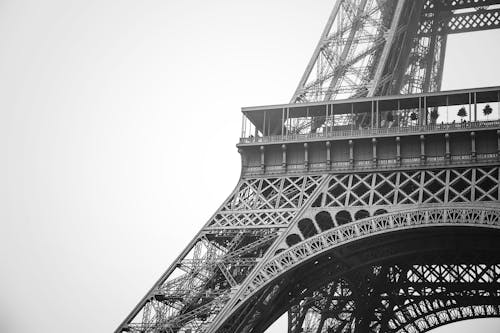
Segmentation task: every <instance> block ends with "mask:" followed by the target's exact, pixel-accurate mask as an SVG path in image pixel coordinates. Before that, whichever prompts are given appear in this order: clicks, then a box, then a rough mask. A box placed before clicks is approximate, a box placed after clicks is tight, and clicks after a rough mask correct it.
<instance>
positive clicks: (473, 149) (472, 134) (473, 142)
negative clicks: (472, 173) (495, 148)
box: [470, 132, 477, 162]
mask: <svg viewBox="0 0 500 333" xmlns="http://www.w3.org/2000/svg"><path fill="white" fill-rule="evenodd" d="M470 144H471V147H470V148H471V149H470V151H471V158H472V161H474V162H476V161H477V154H476V132H470Z"/></svg>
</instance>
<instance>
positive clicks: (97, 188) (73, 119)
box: [0, 0, 500, 333]
mask: <svg viewBox="0 0 500 333" xmlns="http://www.w3.org/2000/svg"><path fill="white" fill-rule="evenodd" d="M333 2H334V1H333V0H315V1H311V0H286V1H285V0H252V1H234V0H233V1H229V0H226V1H223V0H212V1H206V0H205V1H201V0H190V1H173V0H168V1H167V0H163V1H160V0H147V1H139V0H120V1H107V0H98V1H96V0H81V1H72V0H44V1H40V0H38V1H37V0H17V1H11V0H0V332H2V333H4V332H5V333H24V332H43V333H44V332H51V333H54V332H76V333H78V332H110V331H112V330H114V329H115V327H116V326H117V325H118V324H119V322H120V321H121V320H122V319H123V318H124V317H125V316H126V315H127V314H128V312H129V311H130V310H131V309H132V308H133V307H134V306H135V304H136V303H137V301H138V300H139V299H140V298H141V297H142V296H143V295H144V293H145V292H146V291H147V290H148V289H149V288H150V287H151V286H152V284H153V283H154V281H155V280H156V279H157V278H158V277H159V276H160V275H161V273H162V272H163V271H164V270H165V269H166V268H167V267H168V265H169V264H170V263H171V262H172V261H173V260H174V258H175V257H176V256H177V255H178V254H179V253H180V252H181V250H182V249H183V248H184V246H186V245H187V243H188V242H189V240H190V239H191V238H192V237H193V236H194V235H195V233H196V232H197V231H198V230H199V229H200V228H201V227H202V225H203V224H204V223H205V222H206V221H207V220H208V218H209V217H210V216H211V214H212V213H213V212H214V211H215V210H216V209H217V207H218V206H219V205H220V204H221V203H222V201H223V200H224V199H225V197H226V196H227V195H229V193H230V191H231V190H232V188H233V187H234V186H235V185H236V182H237V180H238V176H239V171H240V169H239V168H240V164H239V163H240V161H239V155H238V153H237V152H236V148H235V144H236V142H237V140H238V136H239V132H240V124H241V118H240V112H239V108H240V107H242V106H252V105H262V104H276V103H286V102H288V101H289V99H290V98H291V96H292V94H293V92H294V89H295V87H296V85H297V83H298V81H299V78H300V76H301V75H302V72H303V70H304V69H305V66H306V64H307V62H308V60H309V57H310V56H311V54H312V52H313V50H314V47H315V45H316V42H317V40H318V38H319V36H320V33H321V31H322V29H323V26H324V24H325V23H326V20H327V17H328V15H329V12H330V10H331V9H332V6H333ZM499 32H500V31H494V32H484V33H474V34H469V35H462V36H460V37H461V38H460V39H459V38H458V37H459V36H453V37H451V38H450V40H449V48H448V57H447V63H446V66H445V74H444V80H445V81H444V88H466V87H475V86H488V85H498V84H500V69H499V66H498V60H497V59H498V54H499V53H500V46H499V45H500V43H499V41H500V34H499ZM280 325H281V328H282V327H283V324H282V323H281V324H279V323H278V324H277V325H276V326H277V327H278V328H277V329H275V330H274V332H284V330H280V329H279V327H280ZM282 329H283V328H282ZM472 329H475V330H477V331H478V332H479V331H481V332H483V333H493V332H500V320H483V321H474V322H471V323H467V322H462V323H458V324H455V325H454V326H449V327H445V328H442V329H440V330H439V332H441V333H444V332H467V331H471V330H472ZM436 332H437V331H436Z"/></svg>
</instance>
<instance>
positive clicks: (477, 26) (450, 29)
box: [417, 8, 500, 36]
mask: <svg viewBox="0 0 500 333" xmlns="http://www.w3.org/2000/svg"><path fill="white" fill-rule="evenodd" d="M437 23H438V24H437V26H436V27H434V28H432V27H431V25H432V19H428V18H427V17H426V16H424V18H423V21H422V24H421V25H420V28H419V30H418V32H417V33H418V35H419V36H434V35H447V34H448V35H449V34H458V33H463V32H472V31H483V30H490V29H498V28H500V8H494V9H477V10H473V11H470V12H465V13H448V14H441V17H440V19H439V21H438V22H437Z"/></svg>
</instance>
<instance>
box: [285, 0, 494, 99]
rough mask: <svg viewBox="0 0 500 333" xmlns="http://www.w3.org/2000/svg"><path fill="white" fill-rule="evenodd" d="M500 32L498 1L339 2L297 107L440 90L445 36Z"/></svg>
mask: <svg viewBox="0 0 500 333" xmlns="http://www.w3.org/2000/svg"><path fill="white" fill-rule="evenodd" d="M368 17H371V19H368ZM374 21H375V22H374ZM377 22H378V23H377ZM497 28H500V1H499V0H480V1H472V0H464V1H457V0H415V1H403V0H399V1H398V0H385V1H365V0H357V1H354V0H339V1H337V2H336V5H335V7H334V10H333V11H332V14H331V16H330V18H329V20H328V23H327V26H326V27H325V30H324V32H323V34H322V36H321V39H320V41H319V43H318V45H317V47H316V50H315V51H314V53H313V56H312V58H311V60H310V62H309V64H308V66H307V68H306V70H305V72H304V74H303V76H302V78H301V80H300V82H299V85H298V87H297V89H296V91H295V93H294V95H293V97H292V101H291V103H303V102H320V101H328V100H335V99H342V98H353V97H362V96H374V95H390V94H399V93H401V94H408V93H421V92H430V91H439V90H440V88H441V77H442V68H443V63H444V52H445V49H446V37H447V35H449V34H456V33H462V32H471V31H480V30H489V29H497Z"/></svg>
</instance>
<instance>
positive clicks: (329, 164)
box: [325, 141, 332, 169]
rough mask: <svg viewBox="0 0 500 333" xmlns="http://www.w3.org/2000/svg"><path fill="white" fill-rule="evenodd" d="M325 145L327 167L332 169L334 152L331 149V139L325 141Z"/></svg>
mask: <svg viewBox="0 0 500 333" xmlns="http://www.w3.org/2000/svg"><path fill="white" fill-rule="evenodd" d="M325 146H326V168H327V169H331V168H332V156H331V155H332V152H331V150H330V148H331V143H330V141H327V142H326V143H325Z"/></svg>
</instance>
